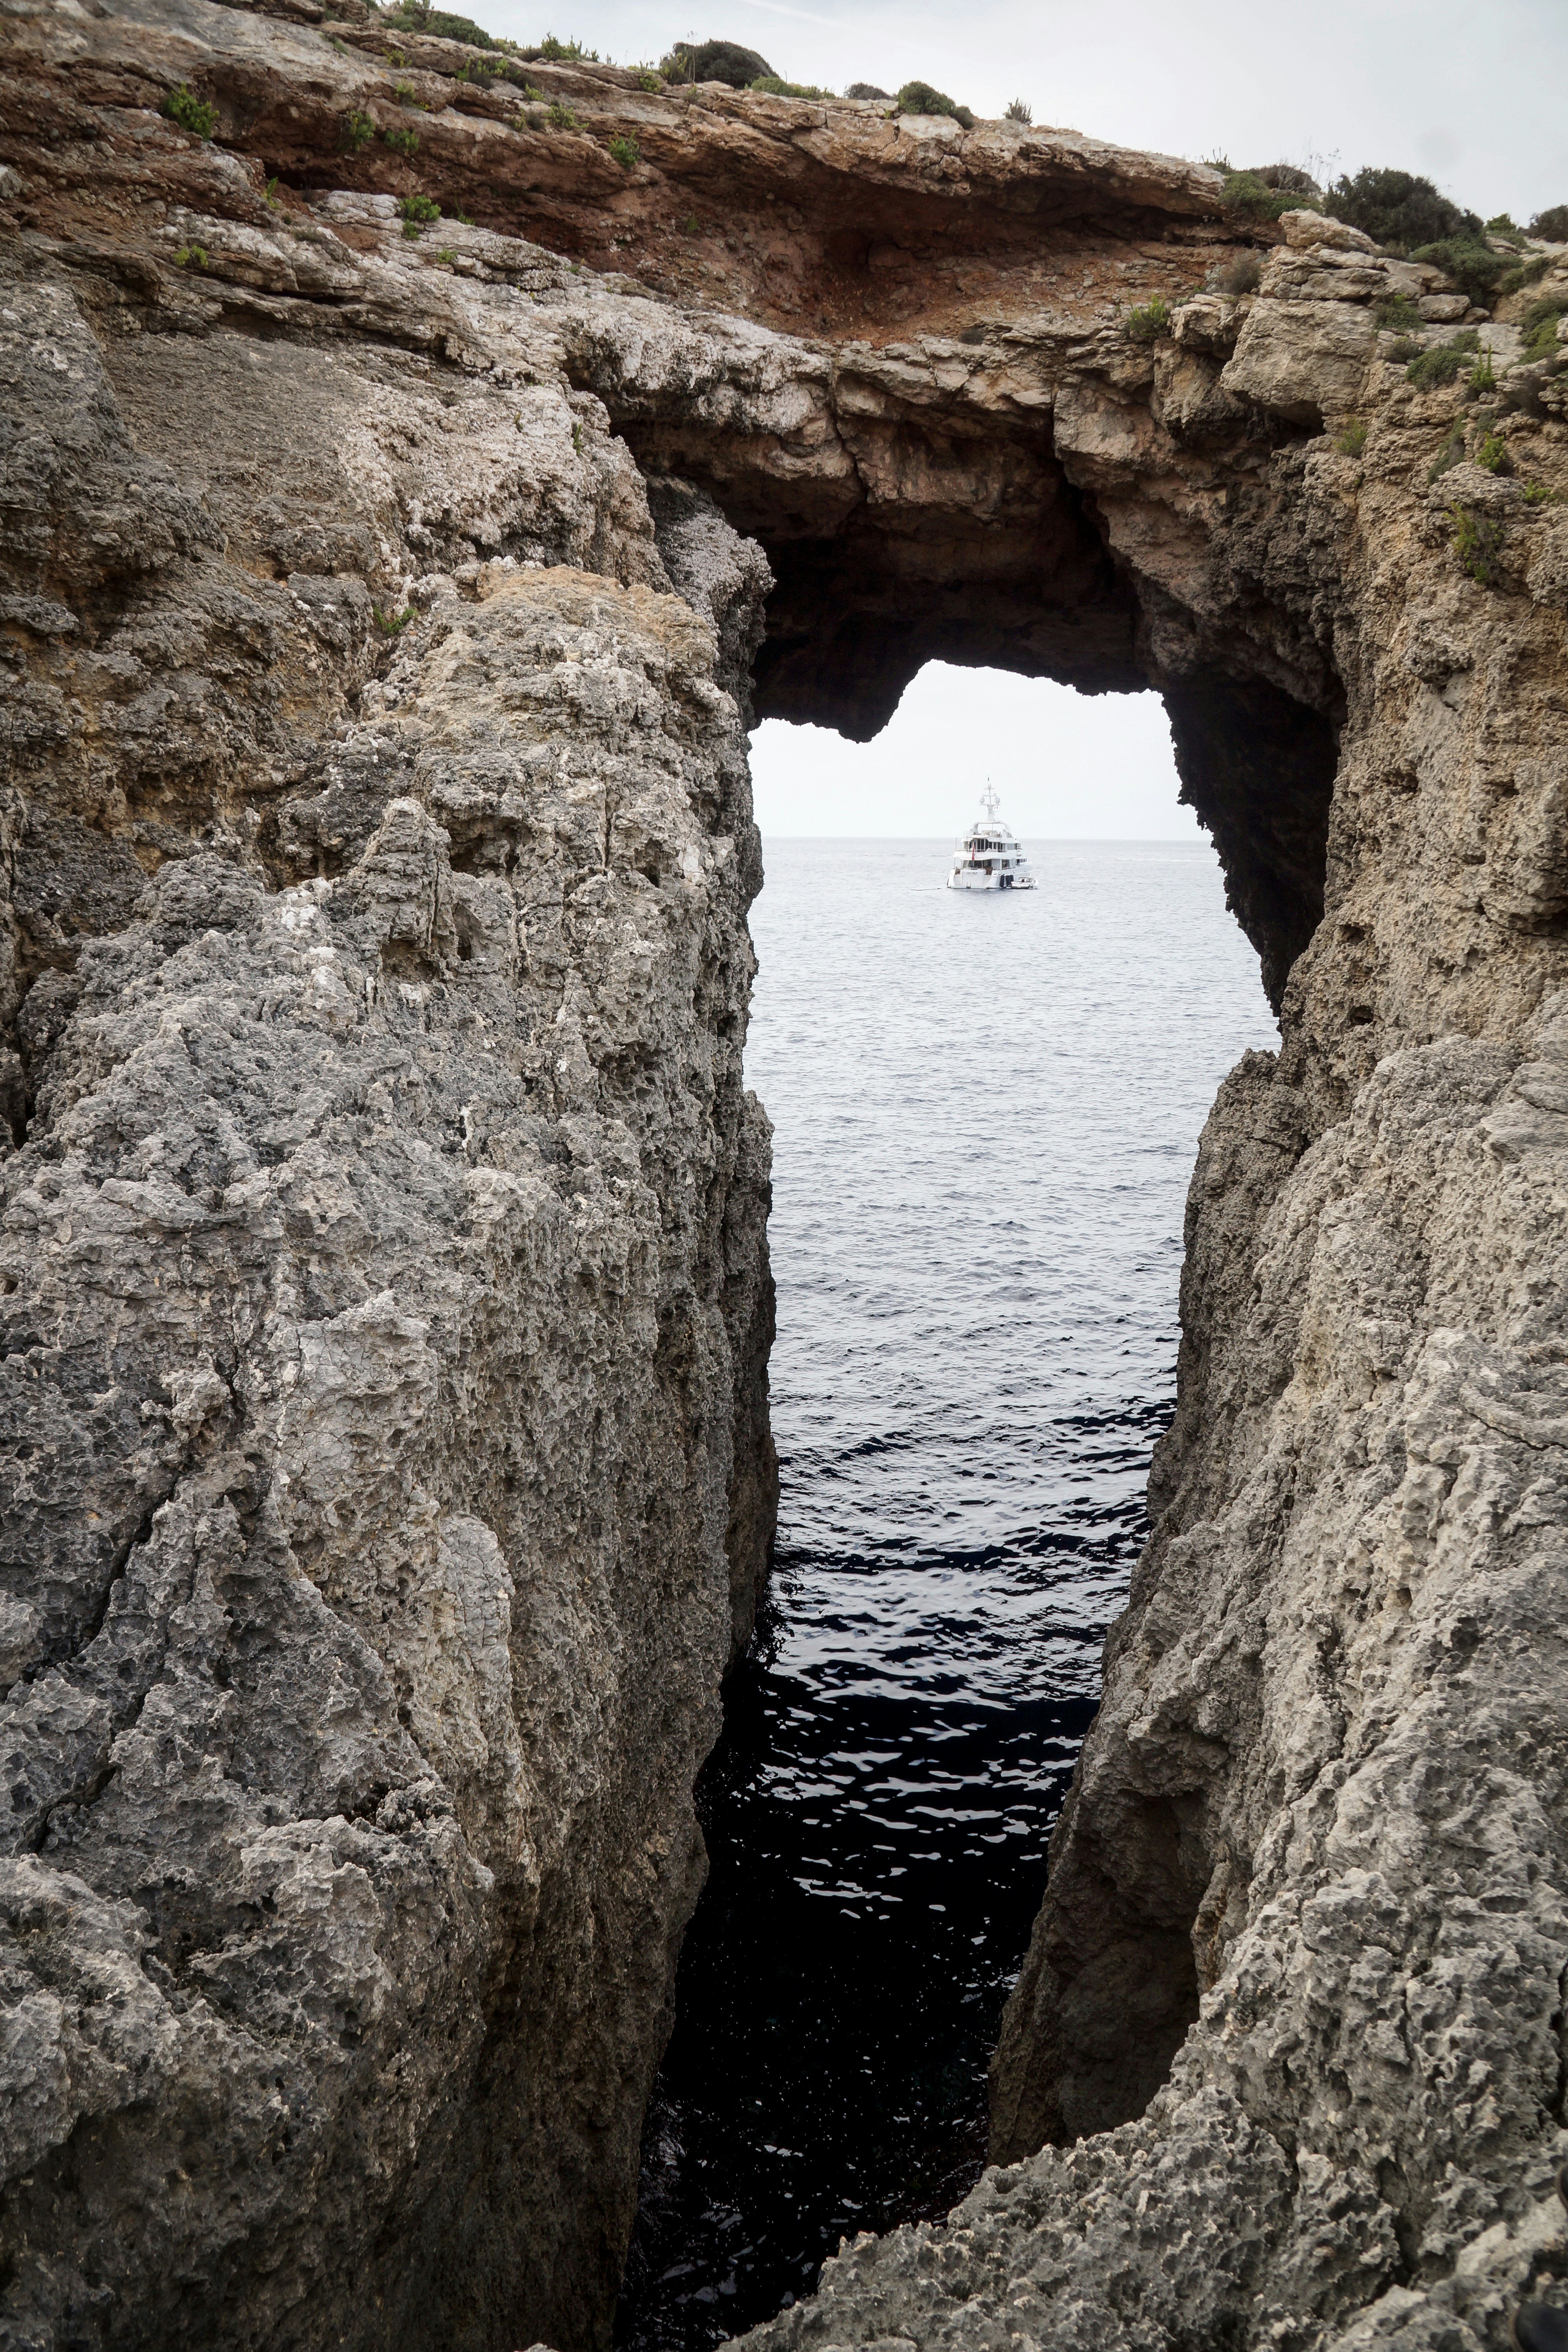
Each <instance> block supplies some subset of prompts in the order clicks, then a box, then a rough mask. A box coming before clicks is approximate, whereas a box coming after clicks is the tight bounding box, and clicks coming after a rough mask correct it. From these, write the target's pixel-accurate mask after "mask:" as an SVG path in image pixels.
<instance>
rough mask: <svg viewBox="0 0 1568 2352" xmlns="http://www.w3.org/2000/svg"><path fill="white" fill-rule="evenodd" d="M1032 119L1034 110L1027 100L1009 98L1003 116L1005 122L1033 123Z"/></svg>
mask: <svg viewBox="0 0 1568 2352" xmlns="http://www.w3.org/2000/svg"><path fill="white" fill-rule="evenodd" d="M1034 119H1035V110H1034V108H1033V107H1032V106H1031V105H1030V104H1029V102H1028V100H1027V99H1024V98H1010V99H1009V100H1007V111H1006V116H1005V120H1006V121H1009V122H1033V121H1034Z"/></svg>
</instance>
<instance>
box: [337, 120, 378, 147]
mask: <svg viewBox="0 0 1568 2352" xmlns="http://www.w3.org/2000/svg"><path fill="white" fill-rule="evenodd" d="M374 137H375V125H374V122H373V121H371V119H370V117H369V115H368V114H345V115H344V117H343V136H342V143H343V147H344V150H345V152H347V153H348V154H350V155H357V154H358V153H359V151H360V149H361V148H362V147H368V146H369V145H370V142H371V141H372V140H373V139H374Z"/></svg>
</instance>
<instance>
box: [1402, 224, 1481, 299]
mask: <svg viewBox="0 0 1568 2352" xmlns="http://www.w3.org/2000/svg"><path fill="white" fill-rule="evenodd" d="M1410 258H1411V260H1412V261H1429V262H1431V263H1432V265H1433V267H1434V268H1437V269H1440V270H1441V271H1442V273H1443V275H1444V277H1445V278H1452V279H1453V281H1454V284H1455V285H1456V286H1458V287H1459V288H1460V289H1462V291H1463V292H1465V293H1466V294H1468V296H1469V298H1470V299H1471V301H1472V302H1474V303H1477V304H1478V305H1482V304H1485V303H1487V302H1488V301H1489V300H1490V299H1491V294H1492V289H1493V288H1494V287H1495V286H1496V284H1497V282H1498V279H1499V278H1500V277H1501V276H1502V273H1503V261H1502V257H1501V255H1500V254H1497V253H1494V252H1493V251H1492V249H1491V247H1490V246H1489V245H1488V244H1487V243H1486V241H1485V239H1484V238H1482V237H1479V236H1475V237H1469V236H1463V237H1454V236H1447V237H1443V238H1441V239H1439V241H1438V242H1437V243H1436V245H1418V246H1417V247H1415V251H1414V252H1413V253H1412V255H1411V257H1410Z"/></svg>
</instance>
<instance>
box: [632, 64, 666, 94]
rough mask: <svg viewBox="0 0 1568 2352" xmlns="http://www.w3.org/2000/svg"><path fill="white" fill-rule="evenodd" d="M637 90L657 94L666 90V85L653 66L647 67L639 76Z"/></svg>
mask: <svg viewBox="0 0 1568 2352" xmlns="http://www.w3.org/2000/svg"><path fill="white" fill-rule="evenodd" d="M637 88H638V89H647V90H653V91H656V92H657V91H658V90H661V89H663V88H664V84H663V82H662V81H660V79H659V78H658V74H656V73H655V71H654V69H653V68H652V67H651V66H645V68H643V70H642V72H641V73H639V74H638V76H637Z"/></svg>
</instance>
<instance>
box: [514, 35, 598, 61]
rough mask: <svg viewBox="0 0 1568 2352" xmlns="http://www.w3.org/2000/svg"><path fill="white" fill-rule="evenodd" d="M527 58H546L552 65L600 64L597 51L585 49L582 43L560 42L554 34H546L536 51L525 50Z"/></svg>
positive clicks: (524, 54)
mask: <svg viewBox="0 0 1568 2352" xmlns="http://www.w3.org/2000/svg"><path fill="white" fill-rule="evenodd" d="M522 54H523V56H524V57H525V58H546V59H548V61H549V62H550V64H552V65H590V66H596V65H597V64H598V62H599V52H598V50H597V49H585V48H584V47H583V44H582V42H581V41H558V40H557V39H556V37H555V36H554V34H553V33H546V35H545V36H544V38H543V39H542V41H541V42H540V44H539V47H537V48H536V49H524V51H523V53H522Z"/></svg>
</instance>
